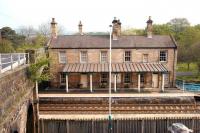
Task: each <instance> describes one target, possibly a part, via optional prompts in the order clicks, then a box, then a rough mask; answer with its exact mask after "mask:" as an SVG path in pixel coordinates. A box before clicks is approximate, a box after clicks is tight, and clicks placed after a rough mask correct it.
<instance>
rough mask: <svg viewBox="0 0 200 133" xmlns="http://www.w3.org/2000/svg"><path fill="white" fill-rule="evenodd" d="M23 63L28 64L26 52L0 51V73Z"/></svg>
mask: <svg viewBox="0 0 200 133" xmlns="http://www.w3.org/2000/svg"><path fill="white" fill-rule="evenodd" d="M25 64H29V54H28V53H9V54H8V53H6V54H2V53H0V74H2V73H5V72H6V71H9V70H13V69H15V68H17V67H19V66H22V65H25Z"/></svg>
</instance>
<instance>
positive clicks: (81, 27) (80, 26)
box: [78, 21, 83, 35]
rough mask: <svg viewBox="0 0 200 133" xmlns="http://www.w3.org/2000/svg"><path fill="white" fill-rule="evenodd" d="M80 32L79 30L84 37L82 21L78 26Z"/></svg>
mask: <svg viewBox="0 0 200 133" xmlns="http://www.w3.org/2000/svg"><path fill="white" fill-rule="evenodd" d="M78 30H79V34H80V35H83V25H82V23H81V21H80V22H79V24H78Z"/></svg>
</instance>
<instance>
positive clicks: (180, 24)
mask: <svg viewBox="0 0 200 133" xmlns="http://www.w3.org/2000/svg"><path fill="white" fill-rule="evenodd" d="M167 24H169V25H170V26H172V29H173V30H174V32H176V33H177V32H181V31H183V30H184V29H185V28H186V27H189V26H190V23H189V21H188V20H187V19H186V18H174V19H171V20H170V21H169V22H168V23H167Z"/></svg>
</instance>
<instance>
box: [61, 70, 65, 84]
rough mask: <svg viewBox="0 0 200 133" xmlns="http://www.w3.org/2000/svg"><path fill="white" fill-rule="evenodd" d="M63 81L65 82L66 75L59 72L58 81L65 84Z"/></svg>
mask: <svg viewBox="0 0 200 133" xmlns="http://www.w3.org/2000/svg"><path fill="white" fill-rule="evenodd" d="M65 82H66V76H65V74H64V73H61V74H60V83H61V84H65Z"/></svg>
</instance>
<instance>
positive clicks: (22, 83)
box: [0, 65, 34, 133]
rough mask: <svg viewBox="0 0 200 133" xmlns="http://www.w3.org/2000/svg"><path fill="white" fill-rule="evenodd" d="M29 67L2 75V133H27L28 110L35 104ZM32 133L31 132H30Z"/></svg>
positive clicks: (0, 90)
mask: <svg viewBox="0 0 200 133" xmlns="http://www.w3.org/2000/svg"><path fill="white" fill-rule="evenodd" d="M27 68H28V65H27V66H23V67H20V68H17V69H15V70H13V71H8V72H6V73H4V74H1V75H0V94H1V95H0V132H1V133H10V132H11V133H12V132H14V131H17V132H18V133H25V132H26V120H27V110H28V107H29V105H31V104H32V102H33V87H34V84H33V83H32V82H31V81H30V80H29V79H28V77H27V76H28V75H27ZM30 133H31V132H30Z"/></svg>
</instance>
